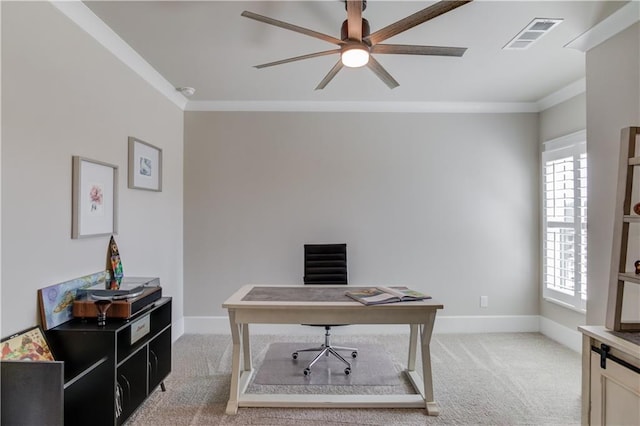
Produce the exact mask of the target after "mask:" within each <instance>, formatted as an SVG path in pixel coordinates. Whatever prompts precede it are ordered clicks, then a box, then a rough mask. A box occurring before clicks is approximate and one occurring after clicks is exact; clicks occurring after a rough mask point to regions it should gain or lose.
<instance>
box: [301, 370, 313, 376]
mask: <svg viewBox="0 0 640 426" xmlns="http://www.w3.org/2000/svg"><path fill="white" fill-rule="evenodd" d="M303 373H304V375H305V376H308V375H309V374H311V370H309V369H308V368H305V369H304V371H303Z"/></svg>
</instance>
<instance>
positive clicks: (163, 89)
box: [51, 0, 187, 110]
mask: <svg viewBox="0 0 640 426" xmlns="http://www.w3.org/2000/svg"><path fill="white" fill-rule="evenodd" d="M51 4H52V5H53V6H54V7H56V8H57V9H58V10H59V11H60V12H62V14H64V15H66V16H67V17H68V18H69V19H71V20H72V21H73V22H74V23H75V24H76V25H78V26H79V27H80V28H82V29H83V30H84V31H86V32H87V33H88V34H89V35H90V36H91V37H93V38H94V39H95V40H96V41H97V42H98V43H100V44H101V45H102V46H104V47H105V48H106V49H107V50H108V51H109V52H111V53H112V54H113V55H114V56H115V57H116V58H118V59H120V60H121V61H122V62H124V64H125V65H127V66H128V67H129V68H131V69H132V70H133V71H134V72H135V73H137V74H138V75H139V76H140V77H142V79H143V80H145V81H146V82H147V83H149V84H150V85H151V86H152V87H153V88H155V89H156V90H157V91H158V92H160V93H161V94H162V95H164V96H165V97H166V98H167V99H169V100H170V101H171V102H173V103H174V104H176V105H177V106H178V107H179V108H180V109H182V110H184V108H185V105H186V103H187V98H186V97H185V96H184V95H182V94H181V93H180V92H178V91H176V88H175V87H173V85H172V84H171V83H169V82H168V81H167V80H166V79H165V78H164V77H163V76H162V75H161V74H160V73H159V72H158V71H156V70H155V68H153V67H152V66H151V65H150V64H149V63H148V62H147V61H145V60H144V58H143V57H142V56H140V55H139V54H138V52H136V51H135V50H133V48H132V47H131V46H129V45H128V44H127V43H126V42H125V41H124V40H122V39H121V38H120V36H118V35H117V34H116V33H115V32H114V31H113V30H112V29H111V28H110V27H109V26H108V25H107V24H105V23H104V22H103V21H102V20H101V19H100V18H98V17H97V16H96V14H95V13H93V12H92V11H91V9H89V8H88V7H87V6H86V5H85V4H84V3H82V2H81V1H79V0H72V1H51Z"/></svg>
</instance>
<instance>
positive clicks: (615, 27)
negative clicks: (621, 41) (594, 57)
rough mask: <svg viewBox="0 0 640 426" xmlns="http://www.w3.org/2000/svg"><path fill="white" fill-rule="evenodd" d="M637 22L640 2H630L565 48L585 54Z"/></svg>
mask: <svg viewBox="0 0 640 426" xmlns="http://www.w3.org/2000/svg"><path fill="white" fill-rule="evenodd" d="M638 21H640V1H639V0H631V1H630V2H629V3H627V4H625V5H624V6H622V7H621V8H620V9H618V10H617V11H615V12H614V13H612V14H611V15H609V16H608V17H606V18H605V19H603V20H602V21H600V22H599V23H597V24H596V25H594V26H593V27H592V28H590V29H589V30H587V31H586V32H585V33H583V34H582V35H580V36H579V37H577V38H576V39H574V40H573V41H571V42H569V43H568V44H567V45H566V46H565V47H570V48H572V49H577V50H580V51H582V52H586V51H588V50H591V49H593V48H594V47H596V46H597V45H599V44H600V43H602V42H604V41H606V40H608V39H610V38H611V37H613V36H614V35H616V34H618V33H619V32H622V31H624V30H626V29H627V28H628V27H630V26H631V25H633V24H635V23H636V22H638Z"/></svg>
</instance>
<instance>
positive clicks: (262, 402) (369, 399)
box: [222, 285, 443, 416]
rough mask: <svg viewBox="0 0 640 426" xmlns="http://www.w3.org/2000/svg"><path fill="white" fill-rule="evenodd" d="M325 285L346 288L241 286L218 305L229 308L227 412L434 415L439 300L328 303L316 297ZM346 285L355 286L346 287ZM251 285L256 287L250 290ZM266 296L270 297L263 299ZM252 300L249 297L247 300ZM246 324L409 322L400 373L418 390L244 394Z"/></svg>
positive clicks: (249, 369) (248, 368)
mask: <svg viewBox="0 0 640 426" xmlns="http://www.w3.org/2000/svg"><path fill="white" fill-rule="evenodd" d="M314 288H315V289H314ZM330 288H339V289H340V290H342V291H343V292H344V291H346V290H348V289H349V287H345V286H326V285H322V286H309V285H306V286H288V287H275V286H255V285H246V286H244V287H242V288H241V289H240V290H238V291H237V292H236V293H234V294H233V295H232V296H231V297H230V298H229V299H227V301H226V302H225V303H224V304H223V305H222V306H223V307H224V308H226V309H228V311H229V322H230V324H231V338H232V342H233V358H232V373H231V389H230V392H229V402H228V403H227V410H226V412H227V414H236V413H237V412H238V407H342V408H367V407H368V408H373V407H375V408H392V407H396V408H397V407H401V408H425V409H426V411H427V414H429V415H431V416H437V415H438V406H437V404H436V402H435V401H434V399H433V383H432V376H431V354H430V351H429V343H430V341H431V333H432V331H433V324H434V322H435V319H436V311H437V310H438V309H442V308H443V306H442V304H441V303H439V302H436V301H434V300H433V299H429V300H424V301H419V302H404V303H390V304H385V305H376V306H365V305H362V304H360V303H359V302H356V301H353V300H351V299H349V298H348V297H347V296H344V299H342V297H341V296H343V294H344V293H341V295H340V296H339V297H338V298H340V301H336V300H335V299H336V297H334V298H333V299H334V300H333V301H319V300H317V293H318V289H323V291H327V290H328V289H330ZM350 288H352V289H353V288H356V287H355V286H351V287H350ZM254 289H255V291H254V292H252V293H251V294H250V292H251V291H252V290H254ZM287 289H289V290H290V291H288V290H287ZM301 291H302V292H304V293H307V295H309V296H313V297H312V298H314V297H315V299H316V300H311V301H309V298H307V297H299V296H301V293H300V292H301ZM337 291H338V290H336V291H333V293H334V294H335V293H336V292H337ZM256 292H259V293H260V294H261V295H262V300H255V299H256V298H255V297H252V296H253V295H254V294H256ZM271 293H273V294H271ZM288 293H291V297H280V296H282V295H285V296H288ZM278 294H279V295H280V296H279V295H278ZM265 295H267V296H269V297H266V298H265V297H264V296H265ZM302 296H305V294H302ZM252 298H253V299H254V300H248V299H252ZM258 299H260V297H258ZM264 299H268V300H264ZM278 299H283V300H278ZM295 299H297V300H295ZM249 324H318V325H322V324H408V325H409V331H410V334H409V357H408V360H407V369H406V370H405V373H406V374H407V376H408V377H409V379H410V381H411V383H412V384H413V387H414V388H415V390H416V391H417V392H418V394H415V395H406V394H405V395H327V394H313V395H291V394H250V393H245V391H246V389H247V387H248V385H249V383H250V381H251V377H252V375H253V366H252V362H251V346H250V339H249ZM418 334H419V335H420V345H421V353H422V377H420V375H419V374H417V372H416V371H415V365H416V357H417V343H418ZM354 374H356V373H354Z"/></svg>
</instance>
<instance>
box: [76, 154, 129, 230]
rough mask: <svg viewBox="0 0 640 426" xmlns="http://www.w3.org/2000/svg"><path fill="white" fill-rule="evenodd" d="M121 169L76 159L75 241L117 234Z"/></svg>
mask: <svg viewBox="0 0 640 426" xmlns="http://www.w3.org/2000/svg"><path fill="white" fill-rule="evenodd" d="M117 195H118V166H114V165H113V164H107V163H103V162H102V161H96V160H90V159H88V158H83V157H79V156H74V157H73V191H72V197H71V198H72V201H71V202H72V208H71V210H72V217H73V220H72V225H71V238H84V237H93V236H99V235H111V234H116V233H117V223H118V221H117V212H118V210H117V207H118V201H117V200H118V197H117Z"/></svg>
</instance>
